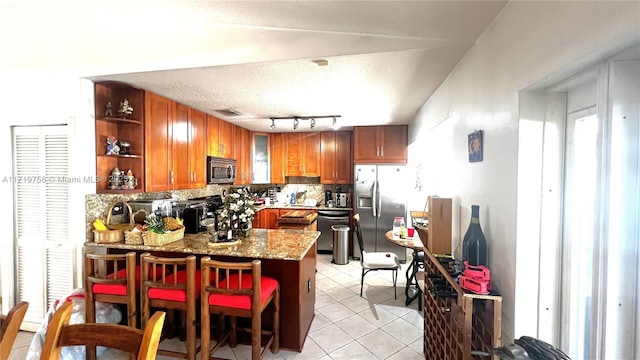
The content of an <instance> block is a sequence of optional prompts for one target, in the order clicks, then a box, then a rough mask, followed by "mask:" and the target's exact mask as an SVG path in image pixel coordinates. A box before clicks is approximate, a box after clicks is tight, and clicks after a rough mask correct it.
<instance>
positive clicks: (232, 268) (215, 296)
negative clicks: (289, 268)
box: [200, 256, 280, 360]
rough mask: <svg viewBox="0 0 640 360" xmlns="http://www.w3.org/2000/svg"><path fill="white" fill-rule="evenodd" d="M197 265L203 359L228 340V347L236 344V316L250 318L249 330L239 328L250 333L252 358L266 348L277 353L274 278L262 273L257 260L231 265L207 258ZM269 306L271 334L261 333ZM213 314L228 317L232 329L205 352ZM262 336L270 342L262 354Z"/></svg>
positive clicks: (277, 286) (277, 303)
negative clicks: (199, 280)
mask: <svg viewBox="0 0 640 360" xmlns="http://www.w3.org/2000/svg"><path fill="white" fill-rule="evenodd" d="M200 266H201V270H202V284H203V286H202V295H201V296H200V297H201V316H202V320H201V324H202V332H201V341H200V344H201V346H202V348H203V349H204V350H203V356H202V359H203V360H204V359H207V360H208V359H209V358H210V356H211V355H212V354H213V353H214V352H215V351H216V350H217V349H218V348H220V346H222V345H224V343H225V341H226V340H227V339H228V338H229V339H230V341H229V342H230V346H231V347H235V346H236V345H237V334H236V330H237V317H238V316H239V317H244V318H250V319H251V328H250V329H247V328H243V329H242V330H244V331H246V332H250V333H251V359H253V360H256V359H261V358H262V357H263V356H264V354H265V352H266V350H267V348H269V347H271V352H272V353H274V354H275V353H277V352H278V351H279V350H280V284H279V283H278V281H277V280H276V279H274V278H272V277H269V276H263V275H262V274H261V262H260V260H253V261H252V262H244V263H230V262H221V261H215V260H211V258H210V257H208V256H207V257H204V258H202V260H201V265H200ZM212 274H213V276H212ZM221 277H222V278H221ZM270 303H273V326H272V329H271V331H265V330H262V312H263V311H264V310H265V308H266V307H267V306H269V304H270ZM212 314H218V315H220V316H230V321H229V322H230V324H231V329H230V330H229V331H228V332H227V333H226V334H224V335H223V336H222V338H221V339H220V340H219V341H218V342H217V343H216V345H215V346H214V347H213V349H211V351H210V352H208V350H209V344H210V340H211V334H210V317H211V315H212ZM262 334H265V335H268V336H269V339H268V341H267V343H266V344H265V346H264V349H262V351H261V348H262V344H261V343H262V338H261V335H262ZM205 353H206V354H207V355H206V356H205V355H204V354H205Z"/></svg>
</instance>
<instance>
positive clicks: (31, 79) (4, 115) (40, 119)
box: [0, 68, 95, 313]
mask: <svg viewBox="0 0 640 360" xmlns="http://www.w3.org/2000/svg"><path fill="white" fill-rule="evenodd" d="M0 78H2V79H3V81H2V82H0V98H1V99H3V100H8V101H3V106H2V107H3V110H2V111H1V112H0V153H1V154H3V155H2V159H3V161H2V165H3V166H2V167H0V197H1V198H3V199H5V203H6V206H2V207H0V218H2V219H6V221H4V223H3V230H4V232H5V234H13V233H14V232H13V227H14V223H13V219H14V213H13V206H14V205H13V183H12V182H11V181H10V180H9V179H10V178H11V176H12V173H13V169H12V166H11V164H12V160H11V157H12V139H11V127H12V126H15V125H51V124H68V126H69V139H70V141H69V144H70V147H69V150H70V151H69V158H70V159H69V160H70V164H71V166H70V169H69V175H70V177H76V176H80V177H81V178H84V177H93V176H94V174H95V135H94V134H95V130H94V128H95V121H94V120H93V114H92V113H93V83H91V82H89V81H87V80H81V79H80V76H79V75H77V74H73V73H65V72H51V71H46V70H45V71H20V70H18V69H15V68H14V69H10V68H2V69H1V70H0ZM69 190H70V192H69V200H68V201H69V209H70V214H68V215H69V236H70V238H71V241H74V242H75V243H76V244H77V245H79V248H78V251H77V254H76V258H77V259H79V258H80V256H81V252H80V250H81V248H82V247H81V245H82V244H83V243H84V241H85V238H86V234H85V215H84V214H85V212H84V209H85V194H90V193H95V184H93V183H78V184H76V183H74V184H70V189H69ZM13 245H14V239H13V236H11V235H10V236H3V237H2V238H0V264H2V269H1V270H0V274H1V278H0V284H1V285H2V286H0V294H2V299H3V301H2V309H1V310H2V312H3V313H6V312H8V309H9V308H10V307H11V305H12V299H13V290H14V289H13V288H12V287H11V286H9V285H10V284H12V279H11V273H10V272H9V271H7V270H8V269H11V268H12V267H13V264H12V261H13V260H12V255H13V253H14V247H13ZM78 264H81V262H78ZM78 266H79V265H78ZM76 274H77V276H76V282H77V283H76V287H82V285H81V281H80V279H81V272H76ZM5 299H6V300H5Z"/></svg>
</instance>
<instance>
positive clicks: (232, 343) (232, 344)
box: [229, 316, 238, 348]
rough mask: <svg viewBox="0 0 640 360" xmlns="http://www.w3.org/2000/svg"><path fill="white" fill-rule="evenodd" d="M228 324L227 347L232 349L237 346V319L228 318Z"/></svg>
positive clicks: (233, 317)
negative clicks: (229, 332)
mask: <svg viewBox="0 0 640 360" xmlns="http://www.w3.org/2000/svg"><path fill="white" fill-rule="evenodd" d="M229 324H230V325H231V330H230V331H231V336H230V339H229V346H230V347H232V348H234V347H236V346H238V333H237V331H236V330H237V328H238V326H237V325H238V318H236V317H235V316H230V317H229Z"/></svg>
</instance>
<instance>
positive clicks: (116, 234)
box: [93, 200, 135, 244]
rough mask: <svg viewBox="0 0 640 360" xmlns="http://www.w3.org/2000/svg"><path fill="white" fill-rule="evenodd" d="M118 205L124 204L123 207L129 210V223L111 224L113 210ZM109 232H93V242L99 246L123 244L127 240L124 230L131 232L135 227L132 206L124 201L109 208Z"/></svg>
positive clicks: (107, 223)
mask: <svg viewBox="0 0 640 360" xmlns="http://www.w3.org/2000/svg"><path fill="white" fill-rule="evenodd" d="M117 204H123V205H122V206H126V208H127V209H128V210H129V222H128V223H122V224H111V213H112V212H113V208H114V207H115V206H116V205H117ZM105 225H107V227H108V228H109V230H105V231H99V230H93V241H94V242H96V243H98V244H112V243H117V242H122V241H123V240H124V239H125V236H124V230H131V229H133V227H134V226H135V224H134V222H133V211H132V210H131V206H130V205H129V204H128V203H127V202H126V201H122V200H118V201H115V202H113V203H112V204H111V206H110V207H109V210H108V211H107V222H106V224H105Z"/></svg>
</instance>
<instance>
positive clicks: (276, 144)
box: [269, 133, 286, 184]
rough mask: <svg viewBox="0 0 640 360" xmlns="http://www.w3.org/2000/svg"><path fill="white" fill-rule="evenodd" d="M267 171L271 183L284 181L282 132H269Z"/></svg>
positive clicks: (284, 141) (283, 138) (284, 143)
mask: <svg viewBox="0 0 640 360" xmlns="http://www.w3.org/2000/svg"><path fill="white" fill-rule="evenodd" d="M269 140H270V141H269V167H270V169H269V173H270V175H271V180H270V181H271V183H272V184H283V183H284V182H285V178H284V177H285V175H284V174H285V170H286V169H285V160H286V156H285V154H286V139H285V136H284V134H283V133H279V134H271V135H270V138H269Z"/></svg>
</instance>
